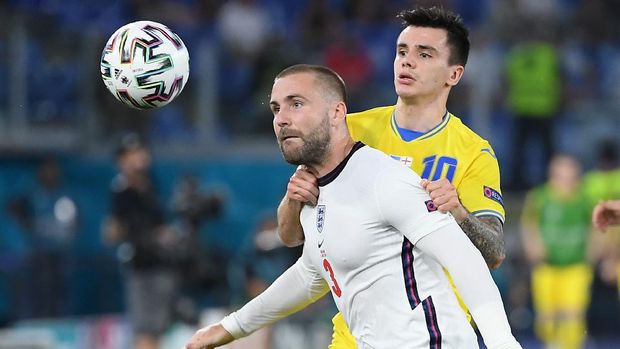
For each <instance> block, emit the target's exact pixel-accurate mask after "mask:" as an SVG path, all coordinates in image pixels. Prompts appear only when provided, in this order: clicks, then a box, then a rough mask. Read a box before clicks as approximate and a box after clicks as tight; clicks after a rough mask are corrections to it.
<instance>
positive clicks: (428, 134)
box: [390, 110, 452, 142]
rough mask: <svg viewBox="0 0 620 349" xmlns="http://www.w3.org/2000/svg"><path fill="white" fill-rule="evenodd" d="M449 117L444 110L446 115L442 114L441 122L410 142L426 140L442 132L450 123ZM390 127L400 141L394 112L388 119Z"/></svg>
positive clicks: (450, 115)
mask: <svg viewBox="0 0 620 349" xmlns="http://www.w3.org/2000/svg"><path fill="white" fill-rule="evenodd" d="M451 117H452V114H450V113H449V112H448V111H447V110H446V113H445V114H444V116H443V118H442V120H441V122H440V123H439V124H438V125H437V126H435V127H433V128H432V129H430V130H429V131H428V132H426V133H424V134H423V135H421V136H420V137H416V138H415V139H412V140H411V141H410V142H413V141H416V140H422V139H427V138H430V137H432V136H434V135H436V134H437V133H439V132H440V131H441V130H443V129H444V127H446V125H447V124H448V122H449V121H450V119H451ZM390 126H391V128H392V132H394V134H395V135H396V136H397V137H398V138H400V139H402V137H401V136H400V133H399V132H398V125H397V124H396V114H395V112H392V117H391V119H390Z"/></svg>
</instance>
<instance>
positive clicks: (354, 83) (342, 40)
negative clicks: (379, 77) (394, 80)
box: [324, 23, 373, 110]
mask: <svg viewBox="0 0 620 349" xmlns="http://www.w3.org/2000/svg"><path fill="white" fill-rule="evenodd" d="M330 28H331V35H330V37H331V39H330V43H329V45H328V46H327V48H326V49H325V57H324V64H325V65H326V66H328V67H329V68H331V69H333V70H334V71H335V72H337V73H338V74H340V76H341V77H342V79H343V80H344V82H345V83H346V84H347V98H348V100H349V104H350V105H351V107H352V108H353V110H358V109H363V108H364V107H365V105H364V104H363V103H364V102H365V100H367V98H366V97H367V96H366V94H371V93H373V92H372V91H369V89H368V84H369V83H370V81H371V79H372V76H373V66H372V61H371V59H370V56H369V55H368V52H367V51H366V49H365V47H364V45H363V41H362V40H361V39H360V38H359V37H357V36H356V35H354V34H352V33H350V32H349V31H348V30H347V29H346V28H344V27H343V26H341V25H338V24H333V23H332V24H331V25H330Z"/></svg>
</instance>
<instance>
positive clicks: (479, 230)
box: [420, 178, 506, 269]
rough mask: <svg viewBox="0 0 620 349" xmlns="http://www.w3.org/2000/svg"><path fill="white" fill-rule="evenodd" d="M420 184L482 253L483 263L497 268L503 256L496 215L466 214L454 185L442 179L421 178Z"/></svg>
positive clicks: (501, 234)
mask: <svg viewBox="0 0 620 349" xmlns="http://www.w3.org/2000/svg"><path fill="white" fill-rule="evenodd" d="M420 185H422V187H423V188H424V189H426V190H427V191H428V193H429V195H430V197H431V199H433V202H434V203H435V205H436V206H437V209H438V210H439V211H441V212H444V213H445V212H450V213H451V214H452V216H454V219H456V222H457V223H458V224H459V225H460V226H461V229H463V232H465V235H467V237H469V239H470V240H471V242H473V243H474V246H476V248H478V250H480V253H482V257H484V261H485V262H486V263H487V266H488V267H489V268H491V269H496V268H498V267H499V266H500V265H501V264H502V262H503V261H504V259H505V258H506V247H505V246H504V226H503V225H502V222H501V221H500V220H499V219H498V218H497V217H493V216H488V217H480V218H478V217H476V216H474V215H473V214H471V213H469V211H467V209H465V207H463V205H462V204H461V201H460V200H459V196H458V193H457V191H456V188H455V187H454V185H453V184H452V183H450V181H448V180H447V179H445V178H442V179H439V180H436V181H433V182H429V181H428V180H422V182H420Z"/></svg>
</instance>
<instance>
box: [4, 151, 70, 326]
mask: <svg viewBox="0 0 620 349" xmlns="http://www.w3.org/2000/svg"><path fill="white" fill-rule="evenodd" d="M62 177H63V174H62V170H61V168H60V165H59V164H58V162H57V160H56V159H55V158H53V157H49V158H45V159H43V160H42V161H41V163H40V164H39V166H38V168H37V177H36V178H37V181H36V183H35V186H34V187H33V189H32V191H31V192H30V193H27V194H26V196H25V197H26V200H27V205H28V206H27V207H28V208H27V216H26V220H27V222H23V223H22V226H26V227H30V228H31V230H30V236H29V239H28V240H29V243H30V246H31V248H32V249H31V251H32V252H31V254H30V257H29V267H30V268H31V269H32V270H31V272H30V273H29V274H30V275H31V279H30V283H31V284H30V285H29V287H28V290H29V293H30V294H29V297H30V298H29V299H30V304H29V307H30V309H29V312H30V314H31V316H34V317H56V316H63V315H68V313H70V309H69V303H68V293H67V285H68V284H69V274H70V272H71V269H72V264H71V257H72V255H71V252H72V251H71V249H72V247H73V244H74V241H75V238H76V234H77V229H78V222H79V221H78V207H77V205H76V202H75V200H74V198H73V197H72V195H71V194H70V193H69V189H68V188H67V187H66V186H65V184H64V183H63V181H62ZM16 213H17V212H16ZM20 219H23V217H22V218H20Z"/></svg>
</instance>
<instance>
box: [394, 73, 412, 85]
mask: <svg viewBox="0 0 620 349" xmlns="http://www.w3.org/2000/svg"><path fill="white" fill-rule="evenodd" d="M396 81H398V82H399V83H401V84H404V85H411V84H413V83H414V82H415V81H416V79H415V78H414V77H413V75H411V74H407V73H400V74H398V76H397V78H396Z"/></svg>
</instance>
